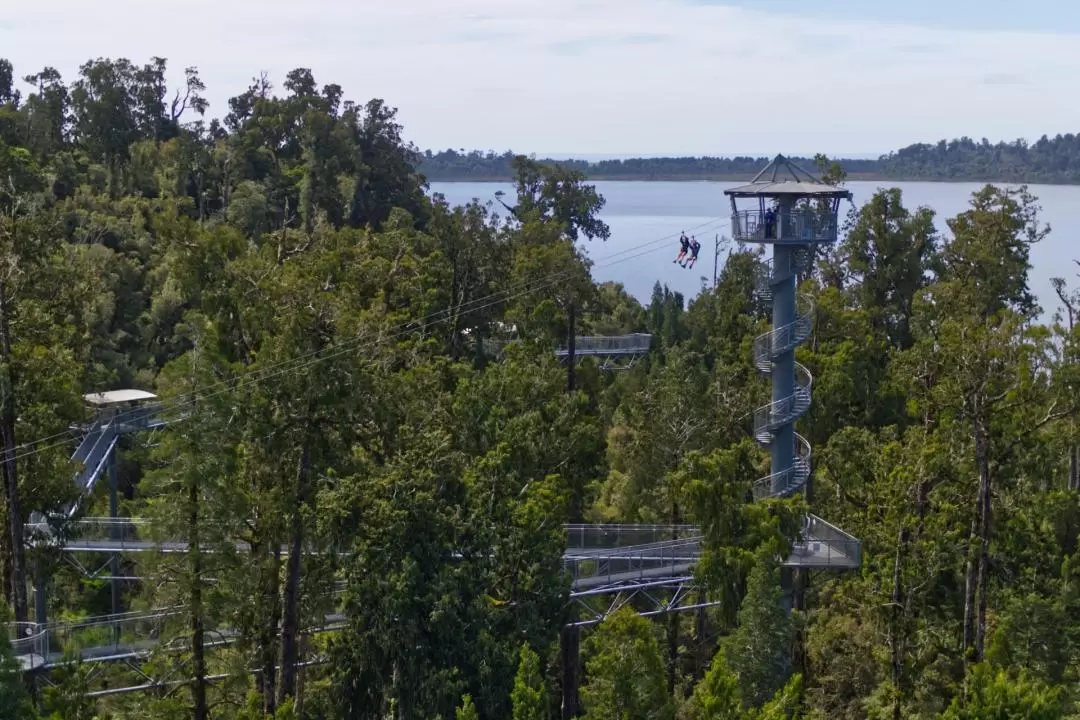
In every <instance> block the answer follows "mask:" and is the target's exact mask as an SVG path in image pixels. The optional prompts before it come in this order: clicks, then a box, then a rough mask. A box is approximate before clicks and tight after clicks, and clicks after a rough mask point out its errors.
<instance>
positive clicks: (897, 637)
mask: <svg viewBox="0 0 1080 720" xmlns="http://www.w3.org/2000/svg"><path fill="white" fill-rule="evenodd" d="M908 540H909V533H908V530H907V528H905V527H903V525H901V528H900V531H899V532H898V533H897V538H896V553H895V554H894V555H893V576H892V582H893V587H892V596H891V597H890V602H891V604H892V612H891V613H890V618H889V669H890V674H891V676H892V684H893V688H894V689H895V690H896V697H897V700H896V701H894V703H893V720H900V717H901V713H900V701H899V697H900V696H901V695H902V690H901V686H902V685H903V682H904V648H903V644H904V643H903V635H904V632H905V631H904V627H903V625H904V619H905V618H904V615H905V613H904V603H905V598H904V589H903V587H902V583H903V580H902V577H903V576H902V573H901V572H900V568H901V566H902V565H903V563H904V560H905V558H906V556H907V546H908Z"/></svg>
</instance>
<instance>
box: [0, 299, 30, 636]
mask: <svg viewBox="0 0 1080 720" xmlns="http://www.w3.org/2000/svg"><path fill="white" fill-rule="evenodd" d="M10 314H11V308H10V307H9V303H8V297H7V287H5V285H4V283H2V282H0V365H2V372H0V385H2V389H0V447H2V449H3V453H4V456H3V465H2V466H0V469H2V471H3V476H4V492H5V494H6V500H7V503H6V505H7V521H8V547H7V550H8V551H9V553H10V555H9V558H10V560H9V566H10V568H11V571H10V572H11V581H10V583H11V595H10V597H9V600H10V602H11V605H12V607H13V608H14V609H15V620H16V621H17V622H26V620H27V601H26V549H25V547H24V546H23V521H22V507H21V505H20V503H19V475H18V472H17V466H16V461H15V447H16V442H15V417H16V414H15V373H14V371H13V370H12V368H11V332H10V322H11V318H10Z"/></svg>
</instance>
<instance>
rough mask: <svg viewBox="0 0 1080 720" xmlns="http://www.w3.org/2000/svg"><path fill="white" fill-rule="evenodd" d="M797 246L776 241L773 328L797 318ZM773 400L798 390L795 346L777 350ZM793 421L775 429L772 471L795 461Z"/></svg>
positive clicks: (779, 482)
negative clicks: (793, 264) (795, 247)
mask: <svg viewBox="0 0 1080 720" xmlns="http://www.w3.org/2000/svg"><path fill="white" fill-rule="evenodd" d="M793 255H794V248H792V247H791V246H789V245H781V244H777V245H774V246H773V278H772V282H771V285H772V296H773V305H772V326H773V328H774V329H776V330H779V329H780V328H785V327H788V326H789V325H790V324H791V323H793V322H794V321H795V274H794V273H793V272H792V260H793ZM790 339H791V335H790V328H789V332H779V333H778V336H777V338H776V342H778V343H781V344H783V345H790V344H791V342H790ZM771 375H772V400H773V402H780V401H783V400H785V399H787V398H790V397H791V396H792V395H794V394H795V350H794V349H793V348H792V349H788V350H786V351H785V352H782V353H777V354H774V358H773V367H772V373H771ZM794 432H795V431H794V425H793V424H792V423H791V422H788V423H784V424H783V425H781V426H780V427H778V428H776V429H775V430H774V431H773V442H772V443H771V447H770V451H771V454H772V468H771V470H772V472H773V473H779V472H783V471H784V470H787V469H788V468H790V467H791V466H792V464H793V463H794V454H795V434H794ZM785 482H786V481H785V479H784V478H782V477H777V478H776V479H775V480H774V483H776V484H774V487H773V490H774V491H775V492H781V491H783V490H784V484H785Z"/></svg>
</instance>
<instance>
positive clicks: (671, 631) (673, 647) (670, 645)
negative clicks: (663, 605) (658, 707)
mask: <svg viewBox="0 0 1080 720" xmlns="http://www.w3.org/2000/svg"><path fill="white" fill-rule="evenodd" d="M678 669H679V614H678V613H674V612H671V613H668V617H667V691H668V695H672V696H674V695H675V677H676V675H678V672H677V670H678Z"/></svg>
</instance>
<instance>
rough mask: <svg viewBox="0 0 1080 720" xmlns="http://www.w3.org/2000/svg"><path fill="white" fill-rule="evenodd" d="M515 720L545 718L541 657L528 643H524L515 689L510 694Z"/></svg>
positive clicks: (545, 703)
mask: <svg viewBox="0 0 1080 720" xmlns="http://www.w3.org/2000/svg"><path fill="white" fill-rule="evenodd" d="M510 701H511V704H512V705H513V710H514V720H544V718H545V717H546V715H547V700H546V699H545V697H544V678H543V676H542V675H541V674H540V657H539V656H538V655H537V654H536V653H535V652H533V651H532V649H531V648H530V647H529V644H528V643H522V645H521V655H520V658H519V660H518V669H517V674H516V675H515V676H514V689H513V692H512V693H511V696H510Z"/></svg>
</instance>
